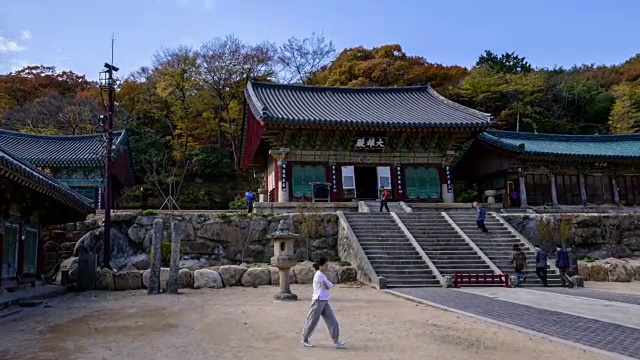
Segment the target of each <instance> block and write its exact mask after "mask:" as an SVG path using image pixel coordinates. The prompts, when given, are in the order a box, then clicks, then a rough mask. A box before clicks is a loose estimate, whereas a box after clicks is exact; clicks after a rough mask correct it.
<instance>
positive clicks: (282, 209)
mask: <svg viewBox="0 0 640 360" xmlns="http://www.w3.org/2000/svg"><path fill="white" fill-rule="evenodd" d="M305 207H311V208H314V209H317V211H320V212H336V211H344V212H357V211H358V203H357V202H315V203H308V202H257V203H254V204H253V211H254V212H255V213H258V214H264V213H278V214H291V213H297V212H300V209H303V208H305Z"/></svg>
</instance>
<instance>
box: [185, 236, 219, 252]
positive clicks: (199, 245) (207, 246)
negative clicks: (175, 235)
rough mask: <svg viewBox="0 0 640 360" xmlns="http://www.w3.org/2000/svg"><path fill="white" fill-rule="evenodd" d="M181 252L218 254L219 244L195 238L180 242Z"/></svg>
mask: <svg viewBox="0 0 640 360" xmlns="http://www.w3.org/2000/svg"><path fill="white" fill-rule="evenodd" d="M180 247H181V249H182V253H183V254H197V255H214V254H219V253H220V250H219V245H218V244H217V243H215V242H213V241H208V240H196V241H183V242H181V243H180Z"/></svg>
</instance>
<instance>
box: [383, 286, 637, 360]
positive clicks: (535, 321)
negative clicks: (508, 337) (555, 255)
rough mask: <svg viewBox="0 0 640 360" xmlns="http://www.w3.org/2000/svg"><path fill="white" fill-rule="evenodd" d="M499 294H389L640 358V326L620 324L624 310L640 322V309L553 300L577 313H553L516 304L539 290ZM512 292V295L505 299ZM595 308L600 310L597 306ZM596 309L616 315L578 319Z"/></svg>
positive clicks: (440, 291)
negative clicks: (575, 307)
mask: <svg viewBox="0 0 640 360" xmlns="http://www.w3.org/2000/svg"><path fill="white" fill-rule="evenodd" d="M495 290H496V288H485V289H470V290H464V291H463V290H453V289H437V288H410V289H397V290H394V291H390V292H391V293H396V294H398V295H401V296H402V295H406V296H409V297H412V298H414V299H415V300H422V301H426V302H428V303H431V304H432V305H434V306H438V307H441V308H445V309H448V310H452V311H458V312H463V313H466V314H469V315H471V316H476V317H479V318H483V319H488V320H489V321H493V322H497V323H500V324H503V325H507V326H511V327H516V328H518V329H521V330H524V331H527V332H532V333H537V334H540V335H543V336H546V337H549V338H554V339H558V340H561V341H565V342H569V343H573V344H575V345H579V346H580V345H581V346H582V347H587V348H590V349H592V350H595V351H599V352H603V353H606V354H608V355H611V356H614V355H618V356H617V357H619V358H623V359H640V329H639V328H636V327H635V326H633V327H632V326H629V325H630V324H631V325H637V324H638V323H639V322H638V321H636V320H627V321H625V324H620V322H622V321H621V319H620V315H619V314H620V312H621V311H624V310H623V309H627V310H626V316H627V317H628V318H638V317H640V306H636V305H630V304H615V303H611V302H606V303H605V302H603V301H601V300H593V299H592V300H589V299H580V298H572V297H568V296H563V295H556V294H554V295H552V298H551V299H550V300H549V301H550V302H551V303H552V304H556V305H558V304H559V303H560V302H566V303H567V304H576V306H577V307H578V310H574V311H573V313H567V312H565V310H567V308H568V307H567V306H566V305H563V306H562V307H560V308H556V309H554V310H551V309H549V307H551V306H543V305H542V303H543V301H540V300H526V303H527V304H526V305H525V304H522V303H519V302H518V301H516V300H517V299H519V300H522V299H523V298H533V299H538V298H542V297H540V296H539V293H537V292H536V290H527V289H500V290H501V291H500V292H495ZM483 291H486V293H483ZM503 291H504V292H503ZM509 291H512V292H513V293H512V294H506V292H509ZM549 295H550V294H549ZM596 303H598V304H599V305H595V304H596ZM569 307H570V306H569ZM595 308H598V310H596V311H600V312H602V311H604V310H606V311H607V312H608V311H609V309H614V310H611V312H610V313H609V315H608V316H601V317H600V319H596V318H594V316H591V317H585V316H581V315H576V313H578V314H582V313H583V312H586V311H589V309H591V311H593V309H595ZM592 315H593V314H592Z"/></svg>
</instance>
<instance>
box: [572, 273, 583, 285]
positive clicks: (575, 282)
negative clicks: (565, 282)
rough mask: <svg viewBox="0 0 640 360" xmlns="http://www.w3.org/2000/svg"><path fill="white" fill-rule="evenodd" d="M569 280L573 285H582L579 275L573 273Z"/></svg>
mask: <svg viewBox="0 0 640 360" xmlns="http://www.w3.org/2000/svg"><path fill="white" fill-rule="evenodd" d="M571 282H572V283H573V286H575V287H584V279H583V278H582V276H580V275H574V276H572V277H571Z"/></svg>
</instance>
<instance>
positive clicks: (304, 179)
mask: <svg viewBox="0 0 640 360" xmlns="http://www.w3.org/2000/svg"><path fill="white" fill-rule="evenodd" d="M291 172H292V174H291V192H292V194H293V197H294V199H301V198H307V199H311V196H312V187H311V183H312V182H326V181H327V170H326V168H325V167H324V166H322V165H316V166H313V165H294V166H293V167H292V169H291Z"/></svg>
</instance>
